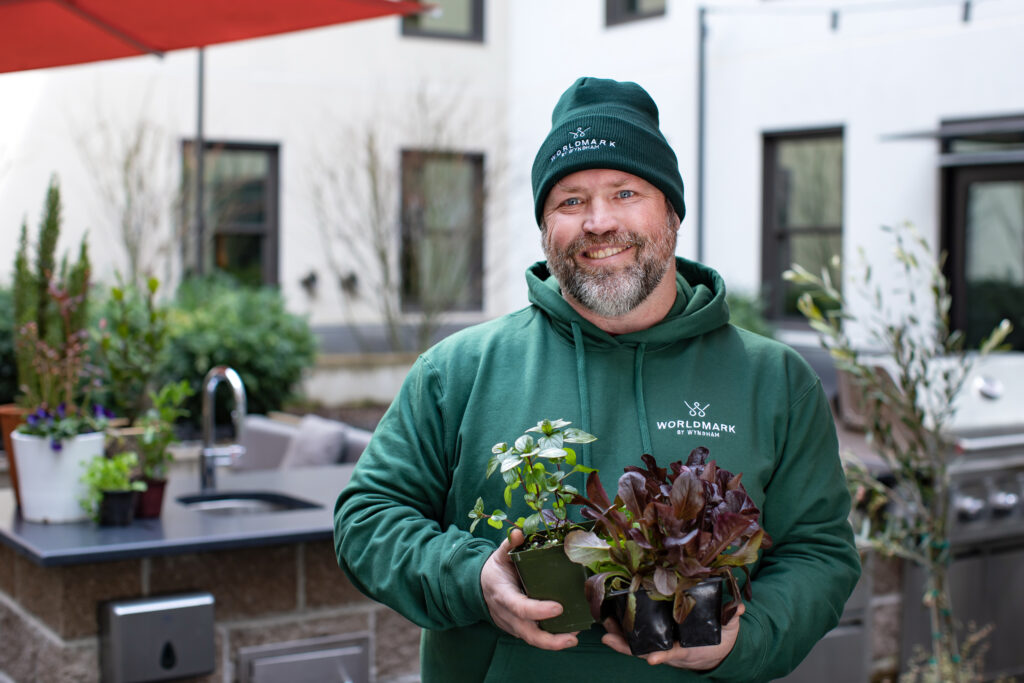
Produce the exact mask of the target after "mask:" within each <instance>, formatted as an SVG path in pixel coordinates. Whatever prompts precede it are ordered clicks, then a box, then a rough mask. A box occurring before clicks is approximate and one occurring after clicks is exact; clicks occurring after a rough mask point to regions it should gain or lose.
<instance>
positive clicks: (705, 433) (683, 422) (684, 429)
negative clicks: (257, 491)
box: [655, 401, 736, 439]
mask: <svg viewBox="0 0 1024 683" xmlns="http://www.w3.org/2000/svg"><path fill="white" fill-rule="evenodd" d="M683 405H684V406H686V409H685V410H684V411H683V413H684V414H683V415H682V416H680V417H676V418H673V419H670V420H656V421H655V425H656V426H657V428H658V431H659V432H663V431H668V432H675V433H676V435H677V436H701V437H710V438H712V439H717V438H719V437H721V436H723V435H730V434H736V425H734V424H728V423H725V422H719V421H717V420H715V419H713V417H712V416H711V415H710V411H711V404H710V403H703V402H701V401H683Z"/></svg>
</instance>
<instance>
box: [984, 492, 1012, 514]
mask: <svg viewBox="0 0 1024 683" xmlns="http://www.w3.org/2000/svg"><path fill="white" fill-rule="evenodd" d="M1019 503H1020V496H1019V495H1017V494H1016V493H1014V492H1013V491H993V492H992V495H990V496H989V497H988V504H989V506H991V508H992V514H993V515H994V516H996V517H1005V516H1007V515H1009V514H1010V513H1012V512H1013V510H1014V509H1015V508H1016V507H1017V505H1018V504H1019Z"/></svg>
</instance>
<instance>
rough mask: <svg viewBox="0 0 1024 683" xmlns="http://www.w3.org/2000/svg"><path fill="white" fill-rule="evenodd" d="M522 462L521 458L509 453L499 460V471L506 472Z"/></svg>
mask: <svg viewBox="0 0 1024 683" xmlns="http://www.w3.org/2000/svg"><path fill="white" fill-rule="evenodd" d="M521 462H523V459H522V458H520V457H517V456H515V455H511V456H509V457H507V458H505V459H504V460H502V461H501V471H502V472H508V471H509V470H514V469H515V468H517V467H519V463H521Z"/></svg>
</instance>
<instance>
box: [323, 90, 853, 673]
mask: <svg viewBox="0 0 1024 683" xmlns="http://www.w3.org/2000/svg"><path fill="white" fill-rule="evenodd" d="M552 124H553V125H552V129H551V132H550V134H549V135H548V137H547V139H546V140H545V141H544V143H543V144H542V145H541V148H540V151H539V152H538V154H537V157H536V160H535V162H534V166H533V189H534V204H535V212H536V217H537V221H538V223H539V225H540V227H541V239H542V243H543V247H544V253H545V255H546V257H547V262H546V263H545V262H541V263H537V264H535V265H534V266H532V267H531V268H530V269H529V270H528V272H527V274H526V277H527V284H528V287H529V293H530V301H531V305H530V306H529V307H527V308H525V309H523V310H521V311H518V312H516V313H512V314H510V315H507V316H505V317H503V318H500V319H498V320H495V321H491V322H488V323H484V324H482V325H478V326H476V327H473V328H470V329H468V330H464V331H462V332H460V333H458V334H456V335H453V336H452V337H449V338H448V339H446V340H444V341H442V342H441V343H440V344H438V345H437V346H435V347H434V348H432V349H430V350H429V351H427V352H426V353H424V354H423V355H422V356H421V357H420V358H419V359H418V360H417V362H416V364H415V365H414V367H413V368H412V370H411V372H410V373H409V376H408V377H407V379H406V381H405V383H404V385H403V387H402V389H401V391H400V393H399V395H398V397H397V398H396V399H395V401H394V403H393V404H392V406H391V408H390V409H389V410H388V412H387V414H386V415H385V416H384V418H383V419H382V421H381V423H380V425H379V426H378V428H377V431H376V433H375V435H374V437H373V440H372V441H371V443H370V445H369V447H368V448H367V450H366V452H365V453H364V454H363V456H362V457H361V459H360V461H359V464H358V465H357V467H356V470H355V472H354V474H353V477H352V480H351V483H350V484H349V485H348V486H347V487H346V488H345V490H344V491H343V492H342V494H341V496H340V497H339V499H338V504H337V506H336V509H335V529H336V533H335V539H336V543H335V545H336V549H337V554H338V562H339V564H340V565H341V567H342V568H343V569H344V570H345V572H346V573H347V574H348V576H349V577H350V579H351V580H352V582H353V583H354V584H355V585H356V586H357V587H358V588H359V589H360V590H362V591H363V592H365V593H366V594H367V595H369V596H371V597H373V598H374V599H377V600H380V601H381V602H384V603H386V604H387V605H389V606H391V607H392V608H394V609H395V610H397V611H398V612H400V613H402V614H403V615H405V616H406V617H407V618H409V619H411V620H412V621H414V622H415V623H417V624H419V625H421V626H422V627H423V628H424V629H425V630H424V633H423V640H422V648H421V669H422V676H423V680H424V681H427V682H428V683H429V682H431V681H444V682H445V683H450V682H453V681H455V682H457V681H483V680H486V681H517V682H520V681H577V680H579V681H634V680H638V681H645V682H646V681H695V680H712V681H761V680H768V679H771V678H775V677H779V676H782V675H785V674H786V673H787V672H788V671H790V670H791V669H792V668H794V667H795V666H796V665H797V664H798V663H799V662H800V660H801V659H803V657H804V656H805V655H806V654H807V652H808V651H809V650H810V648H811V647H812V646H813V645H814V643H815V642H816V641H817V640H818V639H819V638H821V636H822V635H824V634H825V633H826V632H827V631H828V630H829V629H830V628H832V627H833V626H835V625H836V623H837V621H838V618H839V615H840V613H841V612H842V609H843V604H844V603H845V601H846V599H847V597H848V596H849V594H850V592H851V591H852V589H853V586H854V584H855V583H856V581H857V578H858V576H859V574H860V564H859V560H858V556H857V553H856V551H855V548H854V545H853V539H852V533H851V530H850V527H849V524H848V522H847V514H848V512H849V505H850V501H849V496H848V495H847V492H846V487H845V483H844V478H843V473H842V470H841V467H840V464H839V458H838V446H837V443H836V435H835V428H834V424H833V421H832V417H831V413H830V411H829V406H828V403H827V401H826V399H825V396H824V392H823V391H822V389H821V385H820V382H819V381H818V380H817V377H816V376H815V375H814V373H813V372H812V371H811V370H810V368H809V367H808V366H807V364H806V363H805V362H803V360H802V359H801V358H800V357H799V355H798V354H796V353H795V352H793V351H792V350H791V349H789V348H787V347H784V346H782V345H780V344H777V343H775V342H773V341H770V340H768V339H765V338H763V337H760V336H758V335H755V334H752V333H748V332H746V331H743V330H739V329H737V328H734V327H732V326H731V325H729V324H728V318H729V313H728V308H727V306H726V304H725V286H724V284H723V282H722V280H721V278H720V276H719V275H718V274H717V273H716V272H714V271H713V270H711V269H710V268H707V267H705V266H703V265H701V264H697V263H693V262H690V261H687V260H685V259H681V258H676V257H675V256H674V254H675V246H676V232H677V230H678V228H679V224H680V221H681V220H682V218H683V216H684V215H685V206H684V203H683V183H682V179H681V178H680V176H679V170H678V163H677V161H676V156H675V153H674V152H673V151H672V149H671V148H670V147H669V145H668V143H667V142H666V140H665V138H664V137H663V135H662V134H661V132H660V129H659V122H658V109H657V106H656V105H655V103H654V101H653V100H652V99H651V98H650V96H649V95H648V94H647V93H646V92H645V91H644V90H643V89H642V88H641V87H640V86H638V85H636V84H635V83H620V82H616V81H610V80H602V79H594V78H581V79H579V80H578V81H576V83H574V84H573V85H572V86H571V87H570V88H569V89H568V90H567V91H566V92H565V94H563V95H562V98H561V99H560V100H559V102H558V104H557V105H556V107H555V109H554V113H553V115H552ZM556 418H564V419H566V420H569V421H571V422H572V423H573V425H574V426H576V427H579V428H581V429H583V430H585V431H587V432H590V433H592V434H594V435H596V436H597V437H598V440H597V441H596V442H594V443H593V444H590V445H588V446H583V447H581V448H580V449H578V453H579V454H580V458H581V460H582V461H583V463H584V464H586V465H588V466H590V467H596V468H598V469H599V470H600V472H601V477H602V480H603V483H604V484H605V486H606V488H608V489H609V490H614V488H613V487H614V484H615V481H616V480H617V479H618V476H619V474H621V473H622V468H623V467H625V466H626V465H631V464H638V463H639V462H640V455H641V454H643V453H651V454H653V455H654V456H655V457H656V458H657V459H658V461H659V462H660V463H662V464H665V463H668V462H670V461H672V460H679V459H684V460H685V458H686V456H687V454H689V452H690V451H691V450H692V449H693V448H695V447H696V446H707V447H708V448H709V449H710V450H711V457H712V458H714V459H715V460H716V461H717V462H718V463H719V464H720V465H721V466H722V467H724V468H726V469H728V470H730V471H732V472H737V473H738V472H742V473H743V483H744V485H745V487H746V489H747V491H748V492H749V494H750V495H751V497H752V498H753V499H754V501H755V502H756V503H757V505H758V506H759V507H760V508H761V510H762V520H761V523H762V526H763V527H765V529H766V530H767V531H768V532H769V533H770V534H771V536H772V538H773V540H774V544H773V546H772V547H771V549H769V550H768V551H766V552H765V553H764V554H763V556H762V558H761V560H760V561H759V562H758V563H757V564H756V565H754V566H753V568H752V571H751V588H752V591H753V597H752V599H751V600H750V601H748V602H747V603H746V605H745V611H744V610H743V609H741V611H740V614H738V615H737V616H736V617H735V618H733V620H732V621H731V622H730V623H729V624H727V625H726V626H725V628H723V637H722V643H721V644H720V645H718V646H709V647H701V648H690V649H684V648H681V647H679V646H678V645H677V646H676V647H675V648H673V649H672V650H669V651H667V652H658V653H652V654H649V655H645V656H644V657H642V658H641V657H633V656H631V655H630V654H629V649H628V647H627V646H626V643H625V641H624V640H623V639H622V637H621V636H620V635H619V634H618V633H616V632H615V631H616V630H615V628H614V625H612V624H608V628H609V629H610V631H608V632H606V630H605V628H603V627H602V626H595V627H593V628H591V629H590V630H589V631H586V632H581V633H578V634H573V633H570V634H551V633H547V632H545V631H543V630H541V629H540V628H539V627H538V625H537V621H539V620H542V619H545V618H549V617H552V616H555V615H557V614H559V613H560V611H561V606H560V605H559V604H558V603H556V602H551V601H537V600H531V599H529V598H527V597H526V596H525V595H523V593H522V591H521V590H520V588H519V585H518V582H517V580H516V575H515V572H514V569H513V568H512V565H511V562H510V560H509V558H508V551H509V549H510V548H511V547H512V546H514V545H518V544H519V543H521V542H522V536H521V534H519V533H518V532H516V533H515V534H513V536H512V538H511V539H503V538H502V534H501V532H497V531H495V530H493V529H490V527H487V528H486V531H483V532H481V531H480V530H479V529H478V531H477V534H476V535H471V534H470V533H468V531H467V528H468V526H469V522H470V520H469V517H468V513H469V511H470V510H471V509H472V508H473V504H474V503H475V501H476V499H477V497H478V496H483V497H484V500H485V507H487V509H494V508H495V507H503V506H502V504H501V493H502V489H503V484H502V483H501V482H500V480H498V479H497V478H492V479H490V480H487V479H485V478H484V473H485V470H486V465H487V461H488V459H489V458H490V457H491V451H490V447H491V445H492V444H494V443H497V442H500V441H510V440H512V439H514V438H515V437H516V436H517V435H519V434H521V433H522V432H523V430H524V429H525V428H526V427H528V426H532V425H534V424H536V423H537V422H538V421H539V420H541V419H556ZM482 526H483V525H482ZM499 543H500V545H499ZM379 646H382V647H384V646H386V645H384V644H379Z"/></svg>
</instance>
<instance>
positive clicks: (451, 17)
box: [402, 0, 483, 40]
mask: <svg viewBox="0 0 1024 683" xmlns="http://www.w3.org/2000/svg"><path fill="white" fill-rule="evenodd" d="M430 4H432V5H435V6H436V7H435V9H433V10H431V11H428V12H424V13H423V14H416V15H413V16H410V17H404V18H403V19H402V32H403V33H405V34H406V35H418V34H422V35H430V36H441V37H444V36H449V37H453V38H472V39H475V40H482V39H483V36H482V35H479V33H480V31H481V29H480V26H482V23H483V22H482V21H481V19H480V18H479V17H478V16H477V14H478V13H479V12H480V11H481V7H482V3H481V2H480V0H433V1H432V2H431V3H430Z"/></svg>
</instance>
